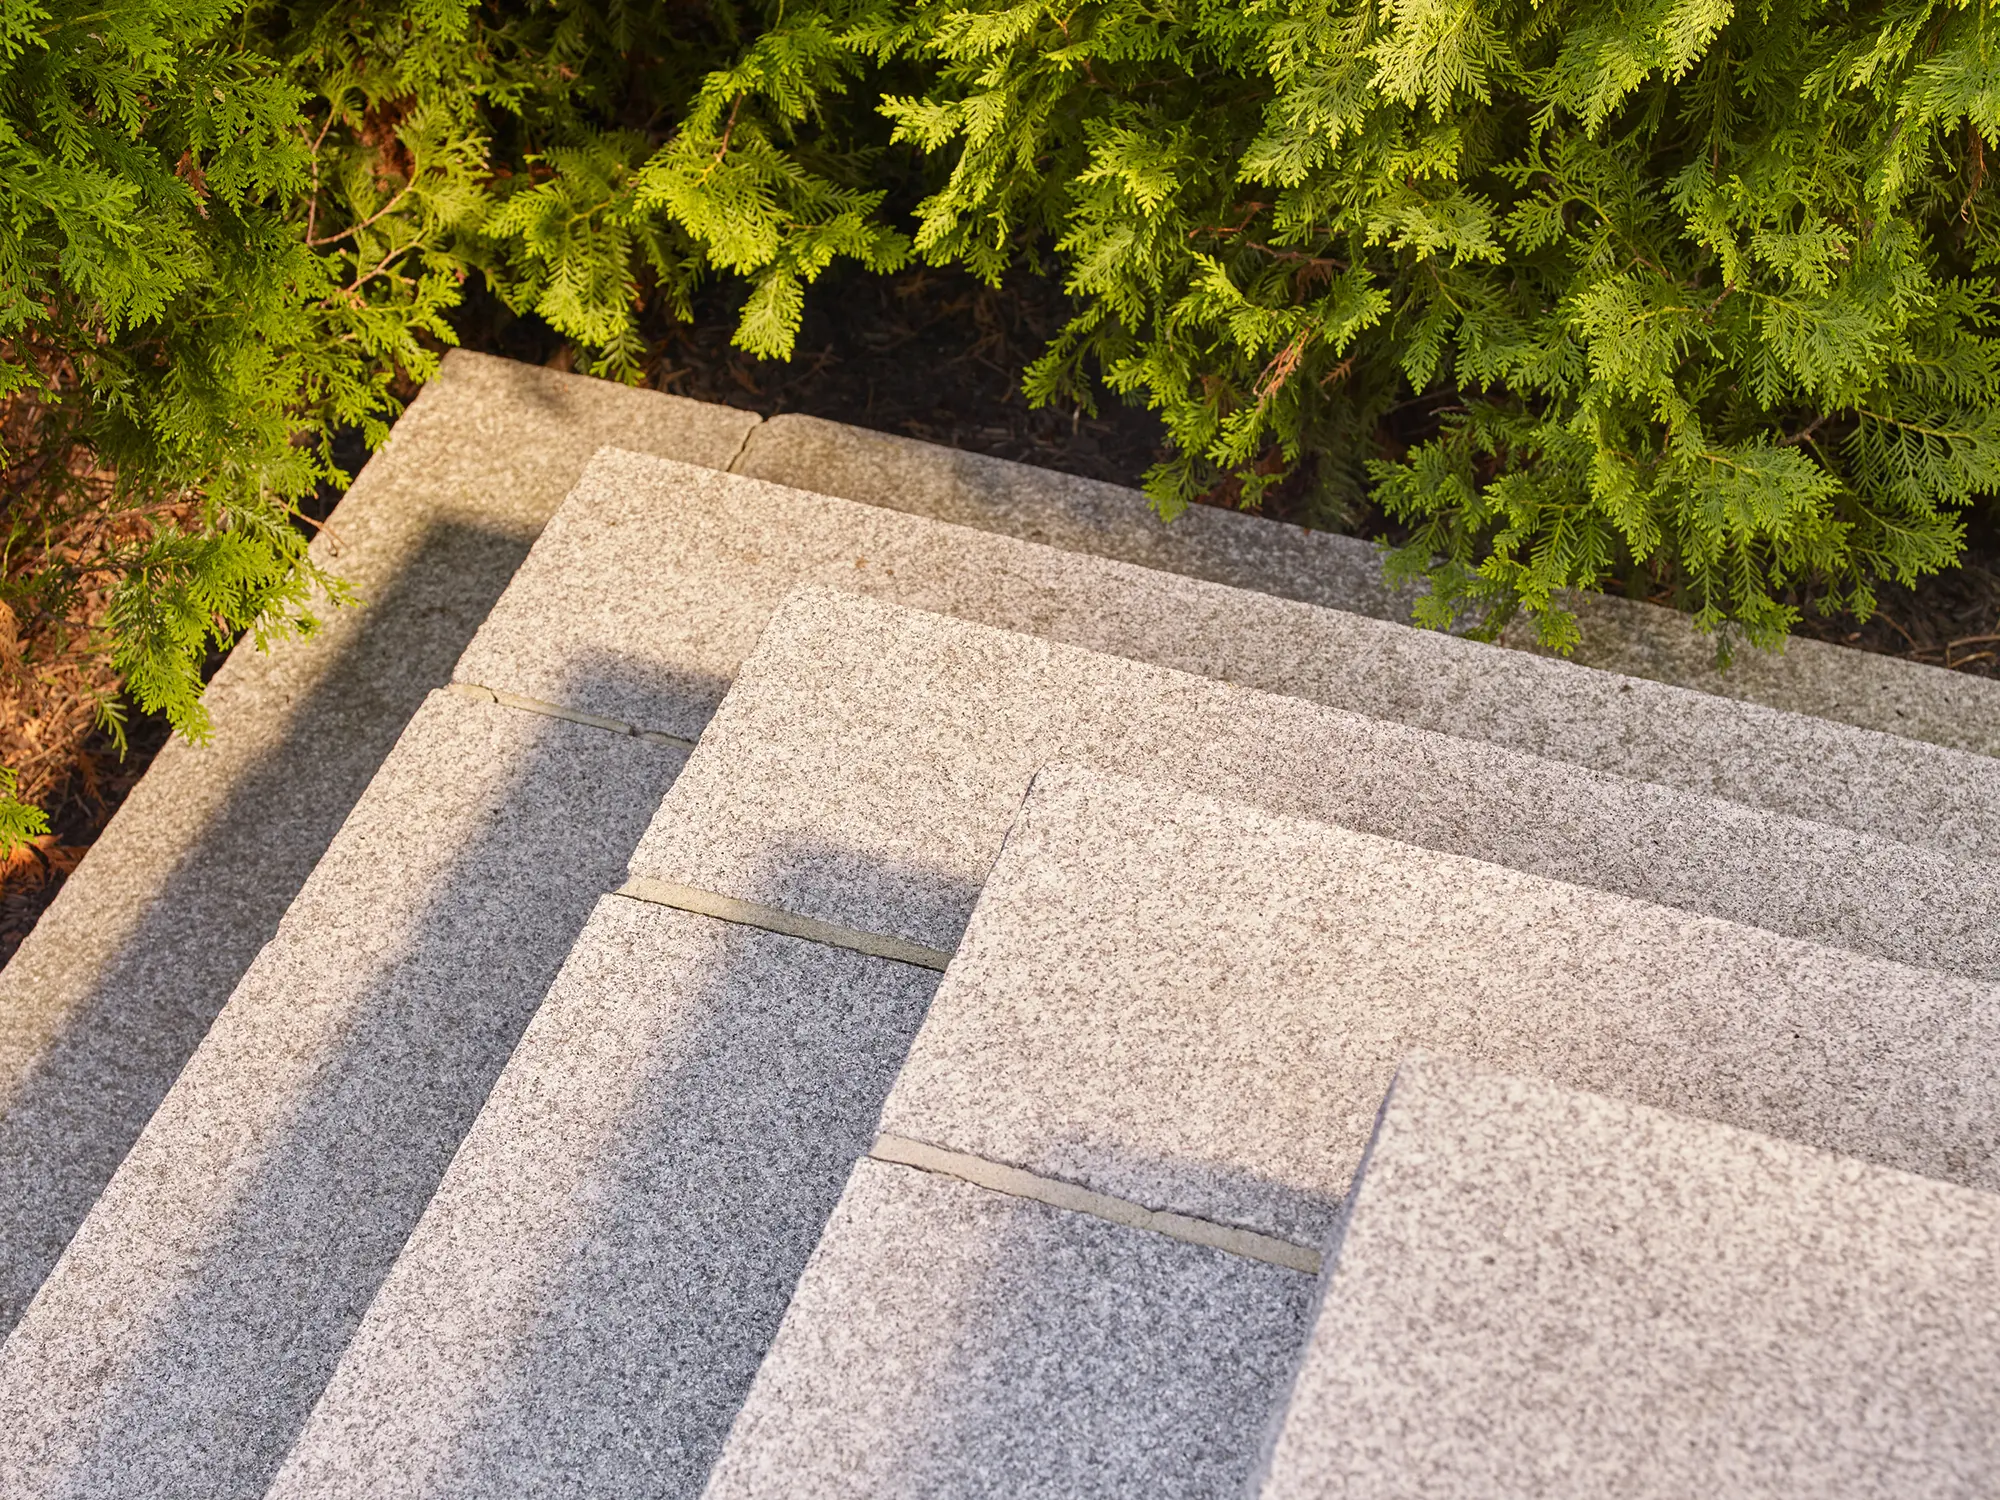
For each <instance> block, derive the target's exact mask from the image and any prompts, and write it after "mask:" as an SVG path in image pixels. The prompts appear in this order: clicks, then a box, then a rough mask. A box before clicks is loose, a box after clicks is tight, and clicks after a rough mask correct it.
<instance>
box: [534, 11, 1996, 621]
mask: <svg viewBox="0 0 2000 1500" xmlns="http://www.w3.org/2000/svg"><path fill="white" fill-rule="evenodd" d="M1996 28H2000V16H1996V13H1995V8H1994V7H1993V6H1991V5H1989V4H1981V3H1975V0H1931V3H1913V4H1891V5H1881V4H1876V5H1859V6H1856V5H1845V4H1827V3H1819V0H1771V3H1769V4H1766V5H1764V6H1762V7H1752V6H1738V5H1732V4H1729V3H1722V0H1651V3H1647V4H1642V5H1639V6H1637V7H1632V6H1626V5H1614V4H1609V3H1603V0H1586V3H1576V0H1545V3H1541V4H1533V3H1528V0H1367V3H1354V0H1250V3H1248V4H1243V3H1238V0H1170V3H1167V4H1164V5H1163V4H1158V3H1153V0H1143V3H1142V0H1084V3H1073V0H1025V3H1014V0H908V3H893V0H852V3H845V4H825V3H823V4H818V5H813V4H808V5H804V6H800V5H797V4H793V5H791V6H789V7H786V8H782V9H774V10H773V11H772V12H771V13H770V16H769V18H768V20H767V23H766V25H765V26H764V28H763V29H762V30H760V31H759V32H757V34H756V35H755V37H754V39H753V40H751V41H749V42H748V43H747V44H746V45H745V46H744V47H743V48H742V50H741V51H740V52H739V53H738V54H737V56H736V58H735V60H734V61H732V63H731V64H730V65H729V66H727V67H725V68H719V69H716V70H715V71H713V72H711V74H710V75H709V77H708V78H707V80H706V81H705V82H704V83H703V85H702V86H701V88H700V90H699V91H698V92H697V93H696V96H695V102H694V104H693V105H692V106H691V107H690V108H689V110H688V111H687V112H686V114H685V116H684V117H683V121H682V124H681V127H680V129H679V131H678V133H675V134H673V135H671V136H670V137H669V138H668V139H667V140H666V142H665V143H664V144H663V145H662V146H660V147H659V148H658V149H657V150H656V152H655V154H654V155H652V156H651V157H650V158H648V159H647V160H646V161H645V163H644V164H643V165H641V166H638V167H637V169H636V170H637V178H636V181H637V182H638V183H639V184H643V186H639V187H637V188H635V189H634V190H633V191H632V192H630V193H629V194H628V195H627V196H626V197H625V198H623V199H622V200H621V201H620V203H619V205H618V207H617V210H616V215H615V216H616V218H617V220H618V222H619V223H620V224H622V225H623V226H624V232H625V233H627V234H636V233H639V232H640V230H641V227H642V226H645V225H647V224H648V223H651V224H653V225H655V226H658V227H659V228H660V229H661V231H662V232H664V231H665V230H667V229H669V228H670V229H671V230H672V232H673V233H674V234H675V235H677V236H680V237H683V238H681V239H678V240H677V244H678V245H684V246H686V247H688V248H686V249H682V250H678V251H677V253H678V254H679V255H681V256H682V258H683V261H684V262H686V263H693V262H695V261H698V260H705V262H706V263H707V265H708V266H709V267H712V268H717V269H722V270H726V271H731V272H735V273H737V274H740V275H743V276H746V277H748V278H750V279H751V282H752V285H753V293H752V295H751V297H750V299H749V303H748V306H747V308H746V312H745V316H744V322H743V326H742V329H741V332H740V334H739V340H740V342H742V343H743V344H745V345H746V346H747V347H749V348H752V349H754V350H756V351H758V352H760V353H767V354H770V353H783V352H786V351H787V350H788V349H789V345H790V338H791V335H792V332H793V330H794V329H795V328H796V322H797V306H798V302H797V283H798V282H801V281H805V280H809V279H810V276H811V274H812V271H813V270H814V268H816V267H818V266H820V265H822V264H824V263H825V261H826V259H827V258H829V257H830V256H831V255H835V254H849V255H853V256H855V257H856V258H857V259H860V260H862V261H863V262H865V263H867V264H878V265H889V264H893V263H895V261H896V260H897V259H898V258H900V256H901V255H902V254H903V253H904V249H903V245H902V243H901V242H900V241H899V240H898V239H896V238H894V237H893V236H892V234H891V229H893V227H895V226H889V227H879V226H878V227H877V228H876V229H875V230H873V231H872V232H871V228H870V225H871V219H870V213H871V210H872V209H874V207H875V206H876V205H875V204H874V202H873V200H872V199H871V198H870V197H869V195H867V194H866V193H864V192H861V191H858V190H856V189H853V188H849V187H845V186H843V185H842V182H841V179H840V178H839V177H838V176H837V175H836V174H833V173H829V172H827V171H826V170H825V169H824V168H823V167H822V165H821V159H823V158H825V157H827V156H829V155H831V156H834V157H838V156H839V154H840V153H841V152H843V151H845V152H851V151H852V150H853V148H854V143H855V142H856V141H858V140H861V139H863V138H865V135H866V131H865V128H864V126H863V125H862V124H861V123H860V122H859V121H858V120H857V119H856V116H855V112H854V102H855V101H856V100H857V99H864V100H866V101H867V102H869V103H871V104H874V105H876V106H877V107H879V109H880V111H881V112H882V113H883V114H884V115H885V116H886V117H887V119H888V120H889V122H890V123H891V125H892V127H893V132H892V138H893V141H894V142H895V143H897V144H898V145H900V146H901V147H903V148H904V149H907V150H912V151H915V152H917V153H920V154H921V155H923V156H924V157H925V158H926V159H927V160H928V161H929V162H930V163H931V166H932V169H933V183H934V191H932V192H931V193H930V194H929V196H928V197H927V198H925V200H924V201H923V203H922V205H921V207H920V208H919V210H918V212H917V215H916V224H915V232H914V235H913V237H912V242H911V249H912V250H913V252H914V253H915V254H917V255H920V256H922V257H924V258H926V259H927V260H930V261H932V262H935V263H939V264H957V265H961V266H964V267H967V268H969V269H971V270H973V271H975V272H977V273H979V274H981V275H983V276H986V277H989V278H993V279H998V278H999V277H1000V276H1001V275H1002V274H1003V273H1004V271H1005V270H1006V269H1007V268H1008V267H1009V266H1010V265H1013V264H1016V263H1017V262H1018V261H1020V260H1021V259H1023V258H1024V257H1034V256H1052V257H1053V258H1054V259H1055V260H1056V262H1057V263H1058V264H1060V265H1061V267H1062V268H1063V270H1064V273H1065V275H1066V277H1067V284H1068V287H1069V290H1070V291H1071V292H1072V293H1073V294H1074V296H1075V297H1076V298H1077V302H1078V312H1077V316H1076V317H1075V319H1074V320H1073V321H1072V322H1071V323H1070V325H1069V326H1068V327H1067V328H1066V329H1065V330H1064V331H1063V333H1062V335H1061V336H1060V337H1059V338H1058V339H1057V341H1056V343H1055V345H1054V347H1052V348H1051V349H1050V350H1049V352H1048V354H1047V355H1046V357H1045V358H1043V359H1042V360H1041V361H1039V362H1038V363H1037V364H1036V365H1035V366H1034V367H1033V368H1032V369H1031V370H1030V371H1029V372H1028V377H1027V378H1028V389H1029V391H1030V393H1031V395H1033V396H1034V397H1036V398H1037V399H1041V400H1052V399H1057V398H1071V399H1084V400H1087V399H1088V397H1089V392H1090V389H1091V387H1092V383H1093V380H1094V379H1095V378H1101V379H1102V380H1103V381H1104V382H1105V383H1107V384H1108V385H1109V386H1110V387H1111V388H1112V389H1114V390H1116V391H1119V392H1123V393H1126V394H1128V395H1130V396H1133V397H1135V398H1138V399H1142V400H1144V401H1146V402H1147V403H1149V404H1150V405H1152V406H1153V407H1154V408H1156V409H1157V410H1158V411H1159V412H1160V413H1161V415H1162V416H1163V418H1164V419H1165V422H1166V426H1167V430H1168V432H1169V434H1170V437H1171V440H1172V447H1173V455H1172V457H1171V458H1170V459H1169V460H1168V461H1167V462H1166V463H1164V464H1162V465H1161V466H1160V467H1159V468H1158V469H1156V470H1155V471H1154V472H1153V473H1152V474H1151V475H1150V476H1149V480H1148V488H1149V489H1150V491H1151V493H1152V495H1153V497H1154V499H1155V502H1156V503H1157V505H1158V507H1159V508H1160V510H1161V511H1162V513H1163V514H1166V515H1168V516H1171V515H1173V514H1175V513H1177V512H1178V511H1179V510H1180V509H1182V508H1183V507H1185V506H1186V505H1187V504H1188V503H1190V502H1191V501H1192V500H1193V499H1195V498H1196V497H1198V496H1201V495H1204V494H1208V493H1211V492H1214V491H1216V490H1218V489H1219V488H1222V487H1225V486H1228V487H1232V488H1234V489H1235V491H1236V492H1237V493H1239V494H1240V496H1241V498H1242V499H1243V501H1244V502H1245V503H1250V504H1254V503H1256V501H1257V499H1258V497H1259V496H1260V495H1261V494H1262V493H1263V492H1264V491H1265V490H1266V489H1267V488H1268V487H1269V486H1270V485H1271V484H1273V483H1275V482H1277V481H1278V480H1279V479H1280V478H1281V477H1283V476H1284V475H1285V474H1286V473H1288V472H1289V471H1290V470H1291V468H1292V467H1293V466H1294V465H1296V464H1297V463H1298V462H1299V460H1300V459H1301V458H1302V456H1304V455H1306V454H1308V453H1311V454H1315V455H1318V456H1319V457H1320V459H1321V462H1320V464H1319V466H1318V474H1319V482H1320V484H1321V486H1322V491H1323V499H1324V501H1325V503H1326V505H1327V508H1328V509H1329V510H1330V511H1332V512H1334V513H1338V512H1339V510H1340V509H1341V508H1342V506H1343V505H1344V504H1351V502H1352V500H1353V499H1354V498H1355V497H1356V496H1357V495H1358V494H1359V493H1360V492H1361V491H1362V490H1363V489H1364V488H1368V489H1372V491H1373V494H1374V496H1375V498H1376V500H1377V502H1378V503H1379V504H1380V505H1381V506H1382V507H1384V508H1385V509H1386V510H1387V511H1388V512H1390V513H1391V514H1392V515H1394V516H1396V517H1398V518H1400V519H1401V520H1402V521H1404V522H1406V523H1407V525H1408V528H1409V541H1408V543H1407V545H1405V546H1404V547H1402V548H1401V549H1400V550H1399V551H1398V552H1397V554H1396V555H1395V557H1394V559H1393V566H1394V567H1395V568H1396V569H1397V570H1398V571H1399V572H1402V573H1404V574H1408V575H1422V576H1425V577H1427V578H1428V579H1429V581H1430V584H1431V591H1430V593H1429V595H1428V597H1427V598H1426V599H1425V600H1424V602H1423V604H1422V605H1421V606H1420V610H1419V616H1418V617H1419V619H1420V620H1421V621H1422V622H1423V623H1426V624H1432V625H1438V626H1458V627H1459V628H1466V627H1467V626H1468V625H1471V626H1473V627H1475V628H1479V629H1482V630H1484V631H1488V632H1491V631H1494V630H1497V629H1498V628H1499V627H1500V626H1501V625H1503V624H1504V623H1505V622H1506V621H1507V619H1508V618H1509V617H1510V616H1512V615H1513V614H1515V613H1516V612H1518V611H1521V610H1525V611H1526V612H1527V613H1528V614H1529V615H1530V616H1531V617H1532V618H1533V620H1534V622H1535V624H1536V626H1537V628H1538V630H1539V633H1540V636H1541V639H1542V640H1543V641H1544V642H1545V643H1546V644H1548V645H1550V646H1554V647H1556V648H1559V649H1565V648H1567V647H1568V646H1569V645H1571V644H1573V642H1574V640H1575V630H1576V626H1575V622H1574V618H1573V616H1571V614H1570V613H1569V612H1568V611H1567V610H1566V609H1565V608H1564V607H1563V603H1562V598H1563V594H1564V591H1566V590H1569V589H1573V588H1594V587H1603V586H1607V585H1617V584H1619V583H1632V584H1645V585H1656V584H1658V583H1660V582H1668V583H1671V584H1672V585H1674V586H1675V587H1676V589H1677V590H1678V592H1679V594H1680V596H1681V597H1682V598H1684V599H1685V601H1686V603H1687V605H1688V607H1689V608H1690V609H1691V610H1693V611H1694V613H1695V615H1696V618H1697V620H1698V621H1699V622H1700V623H1701V624H1702V625H1703V626H1704V627H1706V628H1709V629H1722V628H1725V627H1727V628H1729V629H1732V630H1735V631H1739V632H1741V633H1743V634H1747V636H1748V637H1749V638H1750V639H1752V640H1754V641H1757V642H1759V643H1763V644H1775V643H1776V642H1778V641H1779V640H1781V639H1782V637H1783V635H1784V634H1785V632H1786V631H1787V629H1788V628H1789V627H1790V626H1791V625H1792V624H1793V623H1794V622H1795V620H1796V619H1797V609H1798V604H1797V602H1796V601H1797V600H1799V599H1804V600H1806V601H1808V602H1809V603H1811V604H1814V605H1816V606H1818V607H1820V608H1824V609H1850V610H1854V611H1856V612H1857V613H1860V614H1864V615H1865V614H1866V613H1867V612H1868V611H1869V610H1870V609H1871V608H1872V605H1873V601H1874V592H1873V589H1874V585H1875V583H1876V582H1877V581H1879V580H1880V579H1882V578H1894V579H1897V580H1899V581H1902V582H1909V581H1912V580H1914V579H1915V578H1917V577H1918V576H1920V575H1922V574H1924V573H1927V572H1932V571H1935V570H1936V569H1938V568H1940V567H1943V566H1945V565H1947V564H1948V563H1949V562H1950V561H1951V560H1952V559H1953V558H1954V557H1955V555H1956V554H1957V551H1958V548H1959V546H1960V543H1961V538H1962V532H1963V517H1964V513H1965V509H1966V507H1967V505H1968V504H1970V503H1972V502H1973V501H1974V500H1975V498H1977V497H1980V496H1986V495H1990V494H1991V493H1992V492H1993V490H1994V489H1995V487H1996V485H2000V412H1997V411H1996V398H2000V367H1996V345H1995V343H1994V339H1993V317H1994V311H1995V305H1994V283H1993V280H1992V277H1991V271H1992V258H1993V246H1994V238H1993V236H1992V235H1991V234H1990V233H1989V232H1988V231H1989V228H1990V226H1991V224H1992V222H1993V209H1994V204H1993V190H1992V188H1991V186H1990V185H1989V183H1988V182H1987V179H1986V170H1985V153H1986V151H1987V150H1988V149H1989V148H1990V147H1992V146H1993V145H1994V144H1995V143H1996V140H2000V136H1996V131H2000V63H1996V57H2000V30H1997V29H1996ZM910 81H913V82H914V85H915V86H914V87H907V86H904V87H899V86H897V85H899V84H905V83H906V82H910ZM816 153H817V156H816ZM572 175H573V176H575V177H578V178H580V177H581V176H582V174H581V173H577V174H572ZM544 191H551V192H553V191H554V189H553V188H550V189H544ZM499 227H501V228H503V229H506V228H511V227H512V221H508V220H503V221H501V223H500V225H499ZM538 305H540V306H541V307H542V308H543V310H544V311H545V312H548V313H550V315H551V316H552V318H553V320H554V321H556V322H557V323H558V326H561V327H564V328H565V329H566V330H567V331H570V332H572V333H574V334H575V335H577V336H578V337H582V338H591V337H593V335H594V334H601V333H602V332H603V330H600V329H597V328H595V327H593V325H591V324H590V323H589V322H588V320H587V319H585V318H584V317H582V316H579V315H577V314H575V313H572V312H570V311H569V310H568V309H566V308H565V307H563V306H562V305H561V304H560V303H559V302H557V301H556V300H555V299H554V298H553V297H545V298H544V299H543V300H542V301H541V302H540V303H539V304H538ZM598 306H599V308H600V309H601V308H603V307H604V306H605V304H604V303H602V302H600V303H599V304H598ZM628 327H629V325H627V324H624V323H621V324H620V325H619V329H618V331H617V332H616V333H615V334H614V335H613V336H610V337H600V338H599V342H600V343H601V344H602V345H603V346H604V347H605V348H606V349H607V350H608V351H609V352H610V354H611V355H612V357H613V358H614V359H616V358H617V357H618V356H619V354H620V350H621V347H623V346H621V344H620V342H619V340H620V339H621V338H629V334H628V333H627V332H626V329H627V328H628Z"/></svg>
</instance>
